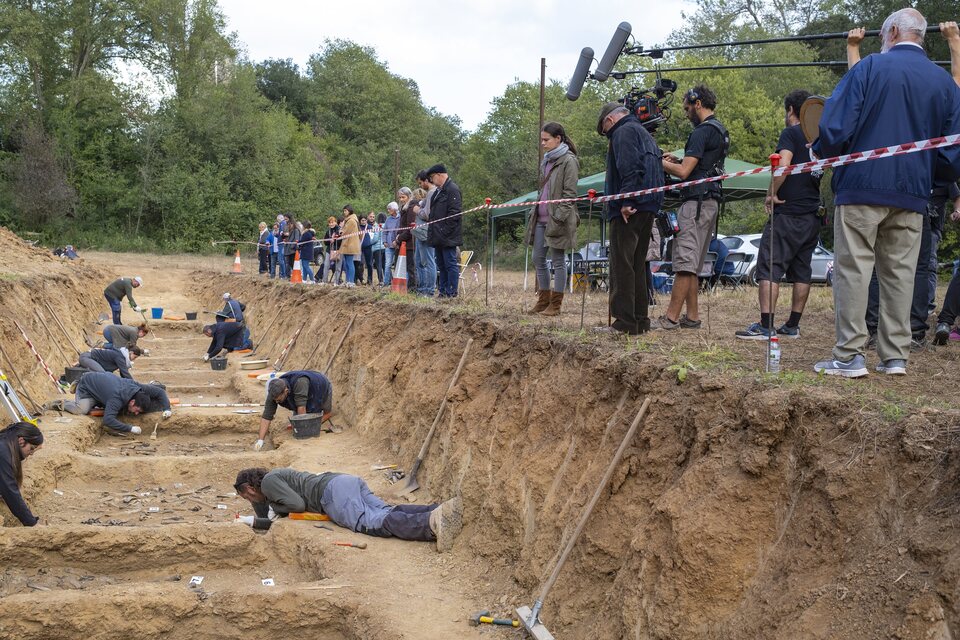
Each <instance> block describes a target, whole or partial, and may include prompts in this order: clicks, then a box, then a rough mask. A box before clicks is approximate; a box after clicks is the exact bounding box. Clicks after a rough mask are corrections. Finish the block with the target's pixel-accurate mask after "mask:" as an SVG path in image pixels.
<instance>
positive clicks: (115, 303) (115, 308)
mask: <svg viewBox="0 0 960 640" xmlns="http://www.w3.org/2000/svg"><path fill="white" fill-rule="evenodd" d="M141 286H143V278H141V277H140V276H137V277H135V278H117V279H116V280H114V281H113V282H111V283H110V284H108V285H107V288H106V289H104V290H103V297H104V298H106V299H107V303H108V304H109V305H110V313H111V314H112V315H113V324H120V309H121V308H122V307H121V305H120V301H121V300H123V298H124V297H126V298H127V300H128V301H129V302H130V308H131V309H133V310H134V311H136V312H137V313H140V312H141V311H143V309H142V308H141V307H140V305H138V304H137V301H136V300H134V299H133V290H134V289H136V288H137V287H141Z"/></svg>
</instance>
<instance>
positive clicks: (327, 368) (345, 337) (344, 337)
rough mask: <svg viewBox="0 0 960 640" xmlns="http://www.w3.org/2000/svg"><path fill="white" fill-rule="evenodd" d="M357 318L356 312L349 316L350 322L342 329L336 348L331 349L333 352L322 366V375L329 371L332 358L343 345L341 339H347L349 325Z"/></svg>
mask: <svg viewBox="0 0 960 640" xmlns="http://www.w3.org/2000/svg"><path fill="white" fill-rule="evenodd" d="M356 319H357V314H353V317H352V318H350V322H348V323H347V328H346V329H344V330H343V335H341V336H340V342H338V343H337V348H336V349H334V350H333V353H331V354H330V359H329V360H327V366H325V367H324V368H323V375H327V374H328V373H330V367H332V366H333V359H334V358H336V357H337V354H338V353H340V347H342V346H343V341H344V340H346V339H347V334H348V333H350V327H352V326H353V321H354V320H356Z"/></svg>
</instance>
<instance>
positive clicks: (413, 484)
mask: <svg viewBox="0 0 960 640" xmlns="http://www.w3.org/2000/svg"><path fill="white" fill-rule="evenodd" d="M419 488H420V483H419V482H417V476H415V475H410V476H407V481H406V482H404V483H403V486H402V487H400V488H399V489H397V491H396V494H395V495H396V496H397V497H400V496H405V495H407V494H408V493H413V492H414V491H416V490H417V489H419Z"/></svg>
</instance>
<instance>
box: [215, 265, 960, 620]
mask: <svg viewBox="0 0 960 640" xmlns="http://www.w3.org/2000/svg"><path fill="white" fill-rule="evenodd" d="M227 289H229V291H231V292H232V293H233V295H234V297H235V298H238V299H241V300H243V301H244V302H246V303H247V304H248V306H249V311H248V315H249V317H250V318H251V319H252V325H253V327H254V328H255V331H254V333H255V335H256V334H257V331H256V330H257V329H260V328H263V327H265V325H266V324H267V323H268V322H269V321H270V320H271V319H272V318H273V316H274V315H275V314H276V312H277V311H278V310H282V311H281V313H280V317H279V319H278V320H277V327H276V329H275V334H274V333H271V334H270V336H268V339H267V341H266V349H267V351H269V352H270V355H272V356H274V357H275V356H276V355H278V352H279V346H278V345H281V344H282V343H284V342H285V341H286V339H287V338H288V337H289V336H290V335H292V334H293V332H294V331H295V330H296V329H297V328H298V327H300V326H301V325H302V324H303V323H304V322H305V327H306V328H305V330H304V333H303V334H302V336H301V338H300V342H299V343H298V346H297V347H296V349H295V350H294V352H293V353H292V355H291V357H290V360H289V362H288V365H287V367H286V368H287V369H291V368H300V367H319V368H322V367H323V365H324V363H325V362H326V361H327V359H328V358H329V356H330V355H331V353H332V351H333V349H334V347H335V346H336V344H337V342H338V341H339V334H340V332H342V331H343V329H344V327H345V326H346V324H347V323H348V321H349V319H350V318H351V316H353V315H354V314H356V315H357V318H356V320H355V322H354V325H353V328H352V330H351V333H350V335H349V336H348V337H347V339H346V341H345V342H344V344H343V347H342V349H341V351H340V353H339V354H338V355H337V358H336V363H335V365H334V367H333V370H332V373H331V378H332V381H333V383H334V387H335V407H336V411H337V413H338V415H339V416H340V417H341V418H340V419H341V420H343V421H344V423H345V424H346V425H347V426H349V427H350V428H352V429H354V430H356V431H357V432H359V433H360V434H362V435H363V436H364V437H365V438H368V439H373V440H374V441H377V442H379V443H380V446H381V448H382V449H384V450H386V451H393V452H396V454H397V456H396V457H397V460H398V461H400V462H406V463H407V464H409V462H408V461H411V460H412V459H413V457H414V456H415V455H416V452H417V449H418V448H419V446H420V444H421V442H422V437H423V436H424V434H425V431H426V429H427V428H428V426H429V424H430V422H431V421H432V419H433V413H434V412H435V411H436V408H437V407H438V406H439V404H440V399H441V394H442V393H443V392H444V390H445V389H446V387H447V383H448V380H449V376H450V375H451V374H452V372H453V369H454V368H455V366H456V363H457V360H458V359H459V356H460V353H461V351H462V348H463V344H464V342H465V340H466V338H467V337H473V338H474V339H475V341H476V343H475V346H474V349H473V352H472V354H471V357H470V359H469V362H468V364H467V366H466V368H465V369H464V372H463V374H462V376H461V379H460V382H459V384H458V385H457V386H456V388H455V389H454V391H453V393H452V394H451V397H450V405H449V408H448V415H447V418H446V419H445V420H443V421H442V422H441V425H440V427H439V432H438V435H437V438H436V440H435V441H434V444H433V447H432V449H431V451H430V453H429V455H428V457H427V461H426V463H425V465H424V467H423V469H422V471H421V475H420V482H421V485H424V486H425V487H426V489H427V490H429V491H430V492H431V494H432V495H434V496H435V497H443V496H447V495H450V494H452V493H455V492H460V493H462V495H463V496H464V502H465V504H466V509H467V512H466V521H467V522H468V523H469V524H468V526H467V529H466V531H465V534H464V536H463V537H462V539H461V541H460V542H459V543H458V548H459V549H460V551H461V552H463V553H465V554H467V555H471V556H472V555H479V556H480V557H482V558H483V560H484V563H485V564H486V565H487V566H488V567H489V570H488V572H487V574H486V575H488V576H490V575H496V574H498V573H500V572H503V574H506V575H510V576H511V577H512V582H504V581H497V582H496V584H491V585H490V597H491V598H492V599H496V598H498V597H499V596H500V595H501V594H504V593H507V594H509V597H508V598H507V600H509V602H510V603H516V604H519V603H529V602H530V601H532V600H533V595H534V594H535V591H536V588H537V586H538V585H539V584H540V583H541V581H542V580H543V579H544V578H545V575H546V573H547V572H548V571H549V570H550V568H551V567H552V563H553V561H554V560H555V554H556V553H557V550H558V548H559V547H560V546H561V543H562V542H565V540H566V538H567V536H569V535H570V533H571V532H572V530H573V526H574V524H575V522H576V518H577V516H578V515H579V513H580V510H581V509H582V507H583V505H584V504H585V503H586V501H587V500H588V499H589V496H590V495H591V493H592V491H593V490H594V488H595V486H596V482H597V481H598V479H599V478H600V476H601V475H602V473H603V470H604V469H605V466H606V464H607V463H608V461H609V459H610V457H611V455H612V453H613V450H614V449H615V448H616V446H617V445H618V444H619V439H620V438H621V437H622V435H623V433H624V432H625V430H626V428H627V425H628V424H629V422H630V421H631V419H632V418H633V415H634V414H635V412H636V411H637V409H638V407H639V405H640V402H641V401H642V399H643V397H644V396H646V395H652V396H653V397H654V400H655V402H654V405H653V407H652V410H651V413H650V415H649V417H648V418H647V420H646V424H645V425H644V426H643V427H642V429H641V432H640V435H639V436H638V437H637V439H636V442H635V443H634V444H633V446H632V447H631V448H630V449H629V450H628V453H627V455H626V457H625V460H624V462H623V463H622V464H621V467H620V469H619V470H618V472H617V474H616V475H615V479H614V482H613V486H612V489H611V490H610V491H609V494H608V495H607V496H606V497H605V498H604V499H603V500H602V501H601V502H600V504H599V506H598V508H597V511H596V512H595V514H594V516H593V518H592V520H591V522H590V523H589V524H588V526H587V528H586V530H585V533H584V535H583V537H582V538H581V540H580V542H579V544H578V546H577V548H576V550H575V552H574V553H573V555H572V556H571V559H570V561H569V562H568V564H567V566H566V568H565V570H564V572H563V574H562V575H561V578H560V581H559V582H558V584H557V586H556V587H555V589H554V591H553V592H552V594H551V596H550V601H549V602H548V603H547V606H546V607H545V610H544V616H543V617H544V619H545V620H546V622H547V626H548V627H549V628H550V629H551V630H552V631H554V632H556V633H558V634H559V635H560V637H576V638H586V637H591V638H611V639H613V638H626V637H630V638H758V637H770V638H773V637H778V638H780V637H795V638H833V637H897V638H927V637H943V638H946V637H949V631H948V629H950V628H955V627H956V626H957V625H958V624H960V609H958V607H960V603H958V601H957V598H956V584H957V575H958V571H960V569H958V567H960V553H958V551H957V549H956V543H955V542H950V540H952V539H953V537H955V536H949V535H948V533H949V532H954V531H956V529H957V526H958V525H960V517H958V509H957V507H956V494H957V490H956V480H957V475H958V474H957V472H958V467H957V463H956V460H955V458H956V456H955V455H953V454H954V453H955V451H956V449H957V437H956V429H955V426H953V425H955V423H956V417H957V416H956V415H954V414H952V413H950V412H938V411H935V410H927V411H924V412H923V413H922V414H918V413H913V414H911V413H910V412H909V409H905V410H903V411H902V413H901V412H896V413H891V412H884V411H881V410H879V409H878V407H879V405H881V404H882V403H883V400H882V399H876V398H870V397H864V396H861V395H855V396H852V397H851V394H852V393H854V394H860V393H861V392H858V391H852V392H851V391H850V389H849V388H847V387H844V386H842V385H837V386H824V387H819V386H811V385H809V384H806V383H804V382H800V383H796V382H793V381H792V380H791V379H790V378H785V379H784V380H782V381H780V382H779V383H775V384H769V383H766V382H764V381H762V380H760V379H759V377H756V378H754V377H745V376H740V377H730V376H724V375H723V374H722V373H717V372H711V371H702V372H696V373H694V372H685V373H686V375H685V376H679V377H682V378H683V381H682V382H681V381H679V378H678V370H677V367H676V366H669V365H670V362H669V361H668V360H665V359H663V358H660V357H657V356H651V355H650V354H638V353H630V352H629V350H627V351H624V349H623V347H622V346H620V345H618V344H614V343H610V342H603V341H599V342H590V341H586V342H585V341H582V340H578V339H576V338H574V339H570V338H567V337H562V336H551V335H549V334H545V333H542V332H537V331H535V330H533V329H530V328H524V327H518V326H516V325H515V324H512V323H508V322H504V321H499V320H497V319H496V318H495V317H492V316H491V315H489V314H478V315H474V314H464V313H462V312H461V311H460V310H458V309H450V308H444V307H442V306H436V305H428V306H426V305H416V304H409V305H408V304H399V303H393V302H390V301H389V300H383V299H380V300H376V299H375V298H374V297H373V296H365V295H358V294H356V293H350V292H347V291H342V290H330V289H321V288H319V287H315V288H309V289H305V288H294V287H291V286H289V285H286V284H284V283H276V282H268V281H265V280H258V279H256V278H252V277H228V276H223V277H220V278H213V279H212V281H209V280H208V281H207V282H205V285H204V288H203V289H202V290H201V289H198V290H197V292H196V293H197V294H198V296H207V297H208V298H210V297H212V296H213V295H214V294H213V292H214V291H219V290H227ZM271 336H274V337H271ZM271 343H273V344H272V345H271ZM271 347H273V348H271ZM315 347H318V350H317V352H316V354H315V355H314V356H313V358H312V359H310V358H309V356H310V354H311V353H312V352H313V351H314V348H315ZM263 357H267V354H264V355H263ZM501 602H502V600H501Z"/></svg>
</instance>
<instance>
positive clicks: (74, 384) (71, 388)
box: [67, 380, 80, 394]
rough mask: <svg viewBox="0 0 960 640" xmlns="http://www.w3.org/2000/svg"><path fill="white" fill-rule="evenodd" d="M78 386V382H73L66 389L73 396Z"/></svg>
mask: <svg viewBox="0 0 960 640" xmlns="http://www.w3.org/2000/svg"><path fill="white" fill-rule="evenodd" d="M79 384H80V381H79V380H74V381H73V382H71V383H70V386H68V387H67V391H68V392H69V393H71V394H75V393H76V392H77V385H79Z"/></svg>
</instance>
